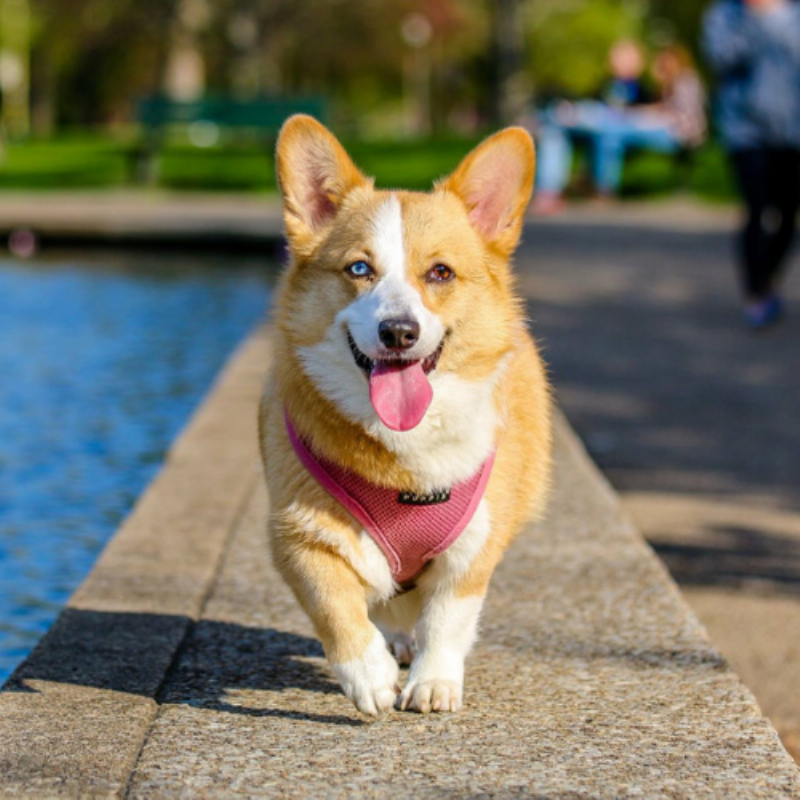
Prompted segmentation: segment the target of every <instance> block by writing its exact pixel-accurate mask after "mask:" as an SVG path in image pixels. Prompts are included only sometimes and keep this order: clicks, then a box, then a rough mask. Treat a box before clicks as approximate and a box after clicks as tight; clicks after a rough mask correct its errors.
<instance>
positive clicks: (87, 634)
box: [3, 608, 364, 725]
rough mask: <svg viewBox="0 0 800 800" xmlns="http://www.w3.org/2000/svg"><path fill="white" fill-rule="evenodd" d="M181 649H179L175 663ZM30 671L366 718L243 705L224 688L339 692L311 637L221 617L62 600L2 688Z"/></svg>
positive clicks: (220, 706)
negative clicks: (72, 604)
mask: <svg viewBox="0 0 800 800" xmlns="http://www.w3.org/2000/svg"><path fill="white" fill-rule="evenodd" d="M187 633H188V635H187ZM184 637H186V639H185V641H184ZM179 649H180V657H179V658H178V659H177V660H176V663H175V664H174V665H173V663H172V662H173V659H175V654H176V652H178V651H179ZM168 671H169V675H168V680H167V681H164V676H165V674H167V672H168ZM37 681H47V682H53V683H62V684H64V683H65V684H73V685H77V686H87V687H91V688H95V689H104V690H109V691H114V692H125V693H129V694H137V695H141V696H144V697H152V698H157V699H158V701H159V702H161V703H185V704H189V705H192V706H193V707H196V708H205V709H211V710H215V711H223V712H227V713H234V714H247V715H251V716H282V717H290V718H292V719H307V720H309V721H313V722H322V723H328V724H344V725H361V724H364V723H363V722H362V721H361V720H359V719H355V718H351V717H347V716H344V715H341V716H340V715H324V714H305V713H302V712H299V711H291V710H281V709H274V708H250V707H246V706H240V705H236V704H234V703H231V702H230V701H229V697H230V694H231V693H232V692H236V691H239V690H257V691H263V692H266V691H270V692H287V691H292V690H302V691H306V692H317V693H322V694H340V692H341V690H340V688H339V686H338V684H336V683H335V682H334V681H333V680H332V679H331V678H330V676H329V674H328V673H327V671H326V667H325V664H324V661H323V652H322V647H321V645H320V643H319V642H318V641H317V640H316V639H311V638H309V637H306V636H298V635H296V634H293V633H288V632H285V631H278V630H274V629H271V628H266V629H261V628H251V627H246V626H243V625H236V624H231V623H224V622H213V621H201V622H199V623H196V624H192V623H191V621H190V620H189V619H188V618H186V617H181V616H176V615H169V614H134V613H111V612H102V611H87V610H81V609H72V608H70V609H66V610H65V611H64V613H63V614H62V615H61V617H60V618H59V620H58V621H57V623H56V624H55V625H54V626H53V628H52V629H51V630H50V632H49V633H48V634H47V635H46V636H45V637H44V639H42V641H41V642H40V643H39V645H38V647H37V648H36V649H35V650H34V652H33V653H32V654H31V656H30V658H29V659H28V660H27V661H26V662H24V663H23V664H22V666H20V668H19V669H18V670H17V671H16V672H15V673H14V674H13V675H12V676H11V678H10V679H9V680H8V682H7V683H6V685H5V687H3V688H4V691H12V692H36V691H37V688H36V682H37ZM162 683H164V686H163V688H162Z"/></svg>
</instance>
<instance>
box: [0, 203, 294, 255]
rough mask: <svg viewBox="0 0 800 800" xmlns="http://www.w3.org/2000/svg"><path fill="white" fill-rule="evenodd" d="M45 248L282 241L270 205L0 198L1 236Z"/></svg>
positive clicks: (276, 208)
mask: <svg viewBox="0 0 800 800" xmlns="http://www.w3.org/2000/svg"><path fill="white" fill-rule="evenodd" d="M19 229H23V230H32V231H34V232H35V233H36V235H37V236H38V237H39V238H40V239H43V240H44V241H46V242H55V243H59V244H60V243H92V242H99V243H108V244H115V245H119V244H125V245H136V244H148V245H149V244H157V245H158V246H159V247H164V246H165V245H169V244H171V243H174V244H182V243H190V244H191V245H192V246H193V248H194V249H197V247H198V246H201V245H202V246H207V245H208V244H215V245H217V246H220V245H222V246H228V247H235V248H237V249H242V248H247V247H264V246H266V245H271V244H273V243H275V242H281V241H282V240H283V218H282V215H281V208H280V204H279V203H278V202H277V201H276V198H275V197H274V196H273V197H269V196H267V197H260V196H258V195H240V194H237V195H226V194H222V193H221V194H213V195H211V194H174V193H169V192H159V191H152V192H145V191H125V190H119V191H112V192H109V191H96V192H91V191H83V192H80V191H67V192H42V193H30V192H2V193H0V236H2V237H7V236H8V235H9V234H10V233H11V232H12V231H15V230H19Z"/></svg>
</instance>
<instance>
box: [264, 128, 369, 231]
mask: <svg viewBox="0 0 800 800" xmlns="http://www.w3.org/2000/svg"><path fill="white" fill-rule="evenodd" d="M276 164H277V173H278V184H279V186H280V189H281V193H282V194H283V213H284V220H285V222H286V231H287V233H288V235H289V239H290V241H291V242H292V244H295V245H301V244H302V243H303V242H305V241H308V240H309V239H311V238H313V237H315V236H316V235H317V234H319V232H320V231H321V230H322V229H323V228H324V227H325V226H326V225H328V224H329V223H330V222H331V221H332V220H333V218H334V217H335V216H336V213H337V211H338V210H339V206H340V205H341V202H342V200H344V198H345V196H346V195H347V194H348V192H350V191H351V190H352V189H354V188H355V187H356V186H362V185H365V184H367V183H368V182H369V181H368V179H367V178H365V177H364V176H363V175H362V174H361V173H360V172H359V171H358V169H357V168H356V166H355V164H353V162H352V161H351V160H350V157H349V156H348V155H347V153H346V152H345V150H344V148H343V147H342V146H341V144H339V142H338V140H337V139H336V137H335V136H334V135H333V134H332V133H331V132H330V131H329V130H328V129H327V128H326V127H325V126H324V125H322V124H320V123H319V122H317V121H316V120H315V119H314V118H313V117H309V116H306V115H304V114H296V115H295V116H293V117H290V118H289V119H288V120H287V121H286V122H285V123H284V125H283V127H282V128H281V132H280V135H279V136H278V144H277V148H276Z"/></svg>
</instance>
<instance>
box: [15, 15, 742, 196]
mask: <svg viewBox="0 0 800 800" xmlns="http://www.w3.org/2000/svg"><path fill="white" fill-rule="evenodd" d="M706 6H707V3H706V2H703V1H702V0H0V25H1V24H2V20H3V19H5V18H6V17H7V16H8V14H4V13H3V10H4V8H6V9H11V8H16V9H20V8H22V7H25V11H26V13H27V14H28V17H29V25H28V31H29V35H28V37H27V38H28V41H27V42H24V43H23V42H21V41H13V42H9V41H8V36H6V37H3V32H2V30H0V86H2V88H3V89H4V91H3V99H4V105H5V97H6V94H8V95H9V97H10V96H11V93H10V91H9V92H6V91H5V89H6V88H7V85H6V84H7V83H8V81H7V80H5V79H4V70H3V64H4V63H6V62H8V57H9V54H11V55H16V57H18V58H19V59H20V60H21V63H24V64H25V65H26V69H27V70H28V79H27V84H28V85H27V88H26V92H27V102H28V105H29V109H28V110H29V115H28V124H27V129H26V131H27V135H26V136H22V137H20V136H17V137H16V138H17V139H22V140H24V141H20V142H18V143H15V142H13V141H12V142H11V144H10V146H8V147H7V148H6V153H5V158H4V162H3V163H2V165H0V186H5V187H10V186H19V185H25V186H32V187H35V186H42V187H45V186H46V185H54V186H103V185H114V184H117V183H120V182H124V181H125V180H126V179H127V178H126V176H129V175H130V164H129V162H130V149H131V148H132V147H134V146H135V142H136V138H137V136H138V135H139V134H138V128H137V126H136V121H137V104H138V102H139V101H140V100H141V99H142V98H145V97H149V96H155V95H167V96H172V97H175V98H177V99H193V98H196V97H200V96H213V97H232V98H240V99H244V100H246V99H248V98H257V97H286V96H288V97H302V96H306V95H314V96H318V97H324V98H325V100H326V103H327V108H328V114H327V121H328V122H329V123H330V124H332V125H333V126H334V127H335V128H336V130H337V131H338V132H339V133H341V134H343V136H344V138H345V139H349V140H350V141H352V142H354V143H355V147H356V149H358V147H359V145H361V149H362V151H363V152H361V156H362V158H363V160H364V162H365V168H366V169H369V168H370V166H369V165H370V164H374V165H377V169H376V170H375V171H377V172H378V174H379V177H382V178H384V180H385V181H386V182H387V183H390V182H393V181H394V180H395V179H396V181H397V182H398V183H400V182H402V183H405V184H408V185H412V186H413V185H415V182H417V180H419V181H420V182H422V181H423V179H424V181H425V182H426V183H427V181H428V179H429V178H430V175H431V174H439V173H441V172H444V171H446V170H447V169H449V168H450V167H451V166H452V164H453V163H455V161H454V159H455V160H457V158H458V157H460V155H461V154H462V153H463V152H466V150H467V149H468V148H469V147H470V146H471V145H472V144H473V143H474V142H475V141H476V139H477V138H478V137H479V136H480V135H481V134H483V133H484V132H485V131H486V130H488V129H489V128H491V127H492V126H496V125H498V124H501V123H503V122H507V121H513V117H514V115H515V114H516V113H519V112H520V111H522V110H524V108H531V107H533V106H534V105H535V104H536V103H542V102H545V101H547V100H548V99H551V98H556V97H585V96H592V95H596V94H598V93H599V92H600V90H601V88H602V86H603V83H604V82H605V80H606V75H607V72H606V68H607V52H608V49H609V47H610V46H611V44H612V43H613V42H614V41H615V40H616V39H618V38H620V37H632V38H637V39H640V40H641V41H642V42H644V43H645V45H647V46H649V47H650V48H656V47H658V46H661V45H664V44H667V43H671V42H675V41H680V42H682V43H684V44H686V45H687V46H688V47H689V48H690V49H693V50H695V52H696V49H697V42H698V37H699V27H700V21H701V17H702V14H703V12H704V9H705V7H706ZM504 24H505V28H504ZM509 69H510V71H511V72H512V73H514V78H513V85H512V83H508V81H507V78H508V75H506V76H505V78H504V70H505V72H506V73H508V72H509ZM504 80H506V81H507V83H508V86H511V92H510V93H511V94H513V95H514V98H515V99H514V102H512V103H511V104H510V105H509V104H507V105H505V106H503V104H502V102H501V99H502V97H503V96H505V95H508V94H509V91H505V90H504V88H503V81H504ZM506 88H508V87H506ZM11 134H13V131H11V130H9V126H6V130H5V137H4V138H6V139H7V140H8V139H9V138H11V139H14V137H13V136H12V135H11ZM398 141H401V142H403V143H404V144H403V146H402V147H399V148H398V146H397V144H396V143H397V142H398ZM46 142H50V143H51V145H52V146H50V147H46V146H45V143H46ZM381 142H383V144H381ZM54 143H55V144H54ZM56 144H57V146H56ZM194 145H195V146H192V144H191V142H189V141H187V140H186V137H185V136H184V138H183V139H180V138H178V139H177V140H175V139H174V137H173V138H171V139H170V142H169V143H168V145H167V146H166V147H165V149H164V152H163V159H162V164H161V166H160V170H159V172H160V177H159V180H160V182H161V183H162V184H163V185H167V186H171V187H176V188H218V189H246V188H256V187H264V186H265V185H271V183H272V166H271V163H269V158H268V157H267V156H266V155H265V154H266V153H267V152H268V150H269V148H268V147H266V148H265V146H264V145H265V142H263V141H257V140H256V141H254V140H253V139H252V138H251V139H246V138H244V137H242V136H223V137H222V138H220V139H219V140H215V141H214V142H213V143H206V145H205V147H204V148H202V149H199V148H198V147H197V146H196V145H197V142H195V143H194ZM398 158H400V159H405V162H404V166H403V167H402V168H395V169H394V170H393V168H392V164H393V163H400V162H397V159H398ZM635 161H636V163H637V164H638V166H636V168H635V169H633V171H632V173H631V174H632V175H634V176H636V175H638V177H636V178H635V180H632V182H631V181H628V182H627V183H626V186H627V189H626V191H628V192H632V193H636V192H637V191H638V189H637V187H639V186H644V185H650V186H651V188H653V190H655V189H656V187H658V189H659V190H661V189H665V188H668V187H667V184H669V183H670V181H671V182H672V184H674V183H675V180H676V179H675V176H674V175H673V173H674V170H671V171H668V172H669V175H670V180H666V181H665V179H664V175H666V174H667V172H666V171H665V168H664V163H665V162H664V160H663V159H661V160H659V157H657V156H648V157H643V158H642V159H636V160H635ZM699 162H700V164H699V167H698V169H697V170H695V171H694V172H693V174H692V175H691V176H689V178H688V183H690V184H692V186H694V184H696V183H697V182H698V181H699V183H700V184H701V186H700V189H699V191H701V192H702V193H705V194H709V195H722V196H724V195H726V193H727V191H728V187H727V185H726V184H725V175H724V169H722V167H721V160H720V159H719V158H718V157H717V154H715V153H714V152H713V148H712V152H709V153H706V154H701V155H700V157H699ZM718 162H719V164H720V167H719V169H718V168H717V163H718ZM382 169H383V170H385V172H381V170H382ZM637 170H638V172H637ZM659 176H661V177H659ZM682 180H683V179H682ZM648 182H649V183H648ZM695 188H696V187H695Z"/></svg>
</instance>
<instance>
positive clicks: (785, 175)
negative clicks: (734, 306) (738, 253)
mask: <svg viewBox="0 0 800 800" xmlns="http://www.w3.org/2000/svg"><path fill="white" fill-rule="evenodd" d="M768 181H769V189H768V191H769V206H770V212H774V213H775V214H776V218H775V219H774V220H768V221H767V222H768V224H770V225H772V228H771V230H770V234H769V249H768V256H767V280H768V281H769V289H770V291H772V292H774V291H776V289H777V283H778V281H779V279H780V274H781V270H782V268H783V266H784V264H785V263H786V257H787V255H788V254H789V250H790V249H791V247H792V242H793V241H794V236H795V225H796V220H797V211H798V207H800V151H798V150H776V151H774V152H772V153H771V154H770V158H769V163H768Z"/></svg>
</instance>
